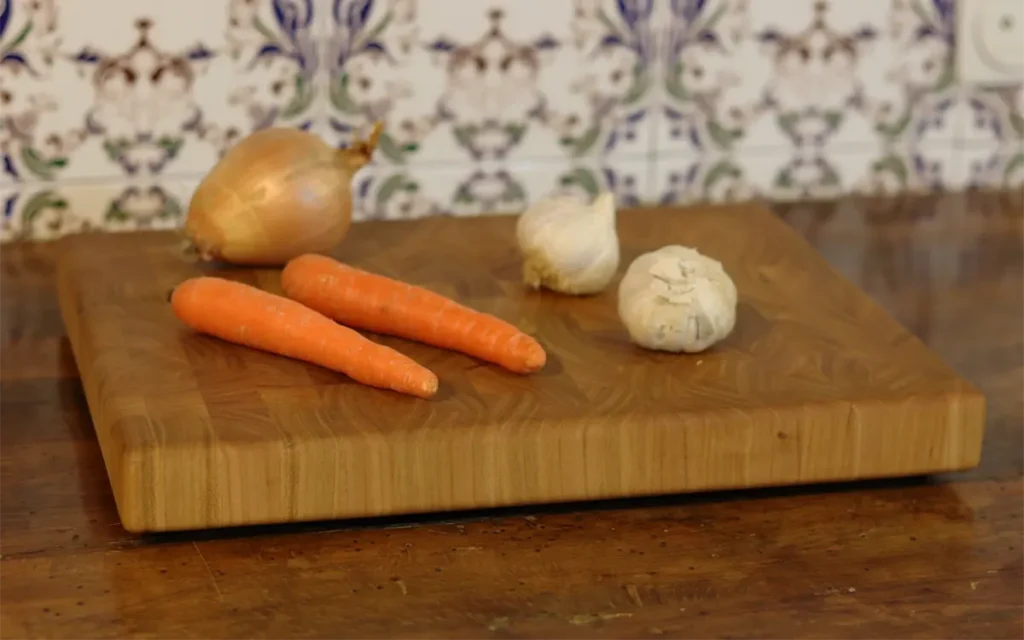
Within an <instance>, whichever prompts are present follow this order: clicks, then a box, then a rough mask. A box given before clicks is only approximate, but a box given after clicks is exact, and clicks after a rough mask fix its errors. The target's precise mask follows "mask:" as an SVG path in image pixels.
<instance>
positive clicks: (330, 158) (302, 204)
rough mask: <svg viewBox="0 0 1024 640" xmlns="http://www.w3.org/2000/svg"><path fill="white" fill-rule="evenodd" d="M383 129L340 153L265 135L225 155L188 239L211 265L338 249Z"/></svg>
mask: <svg viewBox="0 0 1024 640" xmlns="http://www.w3.org/2000/svg"><path fill="white" fill-rule="evenodd" d="M382 127H383V125H382V124H381V123H380V122H378V123H377V124H376V125H375V126H374V128H373V131H372V133H371V134H370V136H369V138H368V139H367V140H357V141H356V142H354V143H353V144H352V145H351V146H349V147H348V148H345V149H335V148H333V147H331V146H330V145H328V144H327V143H326V142H324V141H323V140H322V139H321V138H320V137H319V136H317V135H316V134H313V133H309V132H306V131H303V130H301V129H295V128H288V127H273V128H269V129H261V130H259V131H256V132H255V133H252V134H250V135H249V136H247V137H246V138H244V139H242V140H241V141H240V142H239V143H238V144H236V145H235V146H233V147H232V148H231V149H229V150H228V151H227V153H225V154H224V156H223V157H222V158H221V159H220V161H219V162H217V164H216V165H215V166H214V167H213V169H212V170H211V171H210V172H209V173H208V174H207V175H206V177H205V178H203V180H202V182H200V184H199V186H198V187H197V188H196V191H195V193H194V194H193V196H192V200H191V202H190V203H189V209H188V215H187V217H186V220H185V228H184V234H185V236H186V237H187V238H188V240H189V242H190V243H191V245H192V247H193V248H194V249H195V250H196V251H197V252H198V253H199V255H200V256H201V257H202V258H203V259H205V260H211V259H218V260H222V261H225V262H229V263H234V264H248V265H264V266H272V265H281V264H284V263H285V262H287V261H288V260H290V259H291V258H294V257H296V256H299V255H301V254H304V253H318V252H322V251H326V250H328V249H331V248H333V247H334V246H335V245H337V244H338V243H339V242H341V240H342V239H343V238H344V237H345V235H346V234H347V233H348V229H349V225H350V223H351V220H352V196H351V182H352V176H353V175H354V174H355V173H356V171H358V170H359V169H360V168H362V167H363V166H364V165H365V164H367V163H368V162H369V161H370V159H371V156H372V155H373V151H374V149H375V148H376V146H377V140H378V138H379V137H380V134H381V130H382Z"/></svg>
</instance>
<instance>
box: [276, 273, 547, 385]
mask: <svg viewBox="0 0 1024 640" xmlns="http://www.w3.org/2000/svg"><path fill="white" fill-rule="evenodd" d="M281 288H282V289H283V291H284V293H285V295H286V296H288V297H289V298H292V299H293V300H296V301H298V302H301V303H302V304H304V305H306V306H308V307H310V308H311V309H315V310H317V311H319V312H320V313H322V314H324V315H325V316H328V317H330V318H333V319H334V320H337V321H338V322H340V323H342V324H345V325H348V326H350V327H354V328H358V329H365V330H368V331H374V332H376V333H381V334H387V335H393V336H398V337H402V338H406V339H410V340H415V341H417V342H422V343H425V344H430V345H433V346H435V347H440V348H442V349H450V350H452V351H458V352H460V353H464V354H466V355H470V356H474V357H476V358H480V359H481V360H486V361H488V362H493V363H495V364H498V365H501V366H502V367H505V368H506V369H508V370H510V371H513V372H516V373H532V372H534V371H537V370H539V369H541V368H542V367H543V366H544V363H545V362H546V361H547V354H546V353H545V352H544V348H543V347H541V345H540V343H538V342H537V341H536V340H534V339H533V338H532V337H531V336H529V335H527V334H525V333H523V332H522V331H520V330H519V329H518V328H517V327H515V326H513V325H512V324H509V323H508V322H505V321H504V320H501V319H499V318H497V317H495V316H493V315H490V314H486V313H483V312H480V311H476V310H474V309H470V308H469V307H466V306H464V305H461V304H459V303H457V302H455V301H454V300H451V299H450V298H447V297H445V296H442V295H440V294H438V293H434V292H433V291H429V290H428V289H425V288H423V287H418V286H415V285H410V284H407V283H404V282H400V281H397V280H393V279H391V278H388V277H386V276H382V275H378V274H374V273H369V272H367V271H363V270H361V269H357V268H355V267H351V266H349V265H346V264H343V263H341V262H338V261H337V260H334V259H333V258H329V257H327V256H323V255H316V254H309V255H304V256H300V257H298V258H295V259H294V260H291V261H289V262H288V264H287V265H286V266H285V268H284V271H283V272H282V273H281Z"/></svg>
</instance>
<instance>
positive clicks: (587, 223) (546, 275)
mask: <svg viewBox="0 0 1024 640" xmlns="http://www.w3.org/2000/svg"><path fill="white" fill-rule="evenodd" d="M516 237H517V240H518V242H519V250H520V252H521V253H522V255H523V281H524V282H525V283H526V284H527V285H528V286H531V287H533V288H535V289H537V288H540V287H545V288H547V289H551V290H552V291H558V292H560V293H567V294H573V295H588V294H593V293H598V292H599V291H601V290H603V289H604V288H605V287H607V286H608V283H609V282H611V280H612V278H613V277H614V276H615V272H616V271H617V270H618V268H619V237H618V235H617V233H616V231H615V196H614V195H613V194H612V193H610V192H607V191H606V192H603V193H601V194H599V195H598V196H597V198H595V199H594V201H593V203H591V204H586V203H585V202H582V201H580V200H578V199H576V198H574V197H570V196H554V197H550V198H546V199H544V200H540V201H538V202H536V203H534V204H533V205H532V206H531V207H529V208H528V209H526V211H524V212H523V213H522V215H520V216H519V221H518V223H517V226H516Z"/></svg>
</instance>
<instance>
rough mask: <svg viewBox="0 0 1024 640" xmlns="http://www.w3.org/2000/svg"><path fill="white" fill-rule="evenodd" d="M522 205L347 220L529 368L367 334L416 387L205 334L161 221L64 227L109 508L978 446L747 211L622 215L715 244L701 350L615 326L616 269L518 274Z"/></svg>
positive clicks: (799, 476) (358, 257) (948, 387)
mask: <svg viewBox="0 0 1024 640" xmlns="http://www.w3.org/2000/svg"><path fill="white" fill-rule="evenodd" d="M514 225H515V218H514V217H511V216H496V217H485V218H478V219H462V220H460V219H454V218H435V219H429V220H420V221H413V222H391V223H366V224H360V225H356V226H355V227H354V229H353V231H352V234H351V235H350V236H349V237H348V238H347V239H346V241H345V242H344V243H343V245H342V246H341V248H340V249H339V250H338V252H337V256H338V257H339V258H340V259H342V260H344V261H346V262H348V263H350V264H354V265H357V266H360V267H363V268H365V269H369V270H372V271H374V272H377V273H382V274H385V275H388V276H392V277H395V278H398V279H401V280H405V281H407V282H411V283H414V284H417V285H421V286H424V287H427V288H430V289H432V290H434V291H437V292H439V293H442V294H444V295H447V296H451V297H453V298H455V299H456V300H458V301H460V302H462V303H464V304H467V305H469V306H470V307H473V308H475V309H478V310H480V311H484V312H488V313H492V314H494V315H496V316H499V317H501V318H504V319H506V320H508V321H510V322H512V323H514V324H516V325H518V326H519V327H520V328H522V329H523V330H524V331H526V332H528V333H530V334H532V335H534V336H536V337H537V339H538V340H539V341H540V342H541V344H542V345H543V346H544V347H545V349H546V350H547V352H548V363H547V365H546V366H545V368H544V369H543V370H542V371H541V372H539V373H537V374H534V375H526V376H524V375H518V374H514V373H510V372H507V371H504V370H502V369H500V368H498V367H496V366H492V365H489V364H486V363H483V362H480V361H477V360H474V359H473V358H471V357H467V356H464V355H461V354H457V353H453V352H449V351H444V350H440V349H437V348H434V347H430V346H427V345H421V344H414V343H410V342H408V341H405V340H402V339H399V338H382V337H378V336H373V338H374V339H380V340H381V341H382V342H384V343H385V344H388V345H390V346H392V347H394V348H395V349H397V350H399V351H401V352H403V353H405V354H406V355H408V356H410V357H412V358H413V359H414V360H416V361H418V362H420V363H421V364H422V365H424V366H426V367H427V368H429V369H431V370H433V371H434V372H435V373H436V374H437V376H438V377H439V379H440V381H441V383H440V390H439V393H438V395H437V396H436V397H434V398H432V399H430V400H423V399H418V398H413V397H409V396H404V395H400V394H397V393H395V392H392V391H387V390H381V389H376V388H370V387H367V386H364V385H361V384H358V383H356V382H354V381H352V380H351V379H349V378H347V377H345V376H344V375H342V374H338V373H335V372H332V371H329V370H326V369H322V368H320V367H318V366H315V365H311V364H306V363H303V362H299V361H295V360H289V359H286V358H283V357H279V356H276V355H273V354H268V353H264V352H260V351H256V350H253V349H248V348H245V347H241V346H237V345H234V344H229V343H227V342H223V341H221V340H219V339H216V338H212V337H208V336H204V335H199V334H196V333H195V332H193V331H192V330H190V329H189V328H187V327H185V326H184V325H183V324H182V323H180V322H179V321H178V320H177V319H176V318H175V317H174V316H173V314H172V312H171V309H170V306H169V304H168V302H167V298H168V292H169V291H171V289H172V288H173V287H174V286H175V285H176V284H178V283H179V282H181V281H182V280H183V279H185V278H188V277H190V276H194V275H197V274H199V273H207V274H216V275H220V276H223V277H228V278H234V279H238V280H241V281H245V282H249V283H252V284H255V285H257V286H259V287H261V288H264V289H267V290H269V291H275V292H278V291H280V289H279V271H278V270H273V269H271V270H253V269H239V268H225V267H223V266H215V265H198V266H197V265H195V264H193V263H191V262H190V261H188V260H186V259H184V258H183V257H182V254H181V243H180V240H179V238H178V237H177V236H176V235H175V234H173V233H170V232H159V233H144V234H138V235H136V236H134V237H132V238H131V240H130V241H126V239H125V238H123V237H120V236H117V235H111V234H93V235H81V236H75V237H69V238H66V239H65V240H64V241H63V243H62V245H63V246H62V255H61V258H60V263H59V277H58V280H59V287H60V291H61V306H62V312H63V314H64V318H65V322H66V323H67V325H68V330H69V335H70V337H71V343H72V347H73V349H74V352H75V355H76V361H77V362H78V366H79V368H80V369H81V371H82V377H83V380H84V383H85V390H86V395H87V397H88V398H89V403H90V407H91V408H92V412H93V416H94V419H95V421H96V423H97V427H96V428H97V432H98V433H99V434H100V442H101V444H102V445H103V449H104V456H105V458H106V459H107V467H108V472H109V474H110V477H111V482H112V484H113V485H114V487H115V496H117V498H118V504H119V506H120V509H121V514H122V519H123V521H124V524H125V526H126V527H129V528H131V529H133V530H139V531H144V530H167V529H183V528H202V527H213V526H225V525H231V524H254V523H265V522H279V521H288V520H309V519H320V518H331V517H358V516H368V515H385V514H394V513H406V512H418V511H434V510H454V509H465V508H476V507H487V506H501V505H513V504H524V503H535V502H545V501H564V500H582V499H599V498H612V497H623V496H630V495H648V494H655V493H671V492H680V491H695V490H707V489H721V488H733V487H749V486H759V485H772V484H793V483H806V482H814V481H825V480H845V479H853V478H863V477H877V476H891V475H908V474H915V473H924V472H930V471H945V470H951V469H962V468H967V467H970V466H973V464H975V463H976V462H977V457H978V455H979V454H980V447H981V436H982V427H983V411H984V402H983V399H982V398H981V396H980V395H979V394H978V393H977V392H976V391H974V390H973V389H972V388H971V387H970V385H969V384H968V383H966V382H964V381H963V380H961V379H960V378H958V377H957V376H956V375H955V374H954V373H953V372H952V370H950V369H949V368H948V367H947V366H946V365H945V364H944V363H943V362H942V361H941V360H940V358H939V357H938V356H937V355H935V354H933V353H932V352H930V351H929V350H928V349H927V348H926V347H925V346H924V345H923V344H922V343H921V342H920V341H919V340H918V339H917V338H915V337H913V336H912V335H911V334H910V333H909V332H908V331H907V330H906V329H904V328H903V327H902V326H901V325H899V324H898V323H897V322H896V321H895V320H894V319H892V318H891V317H890V316H889V315H888V314H887V313H886V312H885V311H883V310H882V309H881V308H880V307H879V306H878V305H876V304H875V303H874V302H872V301H871V300H870V299H869V298H868V296H867V295H865V294H864V293H862V292H861V291H859V290H858V289H857V288H856V287H855V286H854V285H853V284H851V283H849V282H848V281H846V280H844V279H842V278H841V277H839V276H838V275H837V274H836V273H835V271H834V270H833V269H832V268H831V267H830V266H829V265H828V263H827V262H826V261H825V260H824V259H822V258H821V257H820V256H819V255H818V254H817V253H816V252H815V250H814V249H813V248H812V247H811V246H809V245H808V244H807V243H806V242H805V241H804V240H802V239H801V238H800V237H799V236H798V235H797V234H796V233H795V232H794V231H792V230H791V229H790V228H789V227H787V226H786V224H785V223H783V222H782V221H780V220H779V219H778V218H777V217H775V216H774V215H772V213H771V212H769V211H768V210H766V209H762V208H759V207H734V208H730V209H723V210H709V209H705V210H695V211H687V212H678V213H675V214H668V213H666V212H664V211H656V210H655V211H642V212H641V211H632V212H624V213H622V214H621V215H620V218H619V229H620V237H621V242H622V247H623V251H622V253H623V261H622V269H623V270H624V269H625V268H626V267H627V266H628V264H629V262H630V261H631V260H632V259H633V258H635V257H636V256H637V255H639V254H640V253H642V252H644V251H650V250H653V249H656V248H658V247H660V246H663V245H665V244H683V245H688V246H694V247H697V248H699V249H700V250H701V251H702V252H704V253H706V254H707V255H709V256H712V257H714V258H717V259H719V260H720V261H721V262H722V263H723V265H724V267H725V269H726V271H727V272H728V273H730V274H731V275H732V277H733V279H734V281H735V283H736V286H737V289H738V290H739V292H740V302H739V307H738V315H737V320H736V328H735V330H734V332H733V333H732V334H731V335H730V336H729V337H728V338H727V339H726V340H725V341H723V342H722V343H720V344H719V345H717V346H716V347H715V348H714V349H712V350H711V351H708V352H705V353H703V354H697V355H685V354H667V353H655V352H651V351H648V350H644V349H641V348H638V347H636V346H634V345H633V344H631V342H630V341H629V338H628V335H627V333H626V331H625V329H624V328H623V326H622V324H621V322H620V321H619V319H618V315H617V306H616V287H615V285H614V284H613V286H610V287H609V288H608V289H607V290H606V291H605V292H604V293H603V294H602V295H598V296H592V297H585V298H578V297H569V296H560V295H556V294H551V293H543V292H535V291H530V290H527V289H526V288H525V287H524V286H523V285H522V284H521V280H520V268H521V267H520V264H521V262H520V258H519V256H518V254H517V251H516V249H515V247H514V236H515V234H514Z"/></svg>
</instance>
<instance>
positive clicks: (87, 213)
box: [0, 178, 198, 242]
mask: <svg viewBox="0 0 1024 640" xmlns="http://www.w3.org/2000/svg"><path fill="white" fill-rule="evenodd" d="M197 184H198V179H192V180H186V179H178V180H170V179H165V178H162V179H160V180H148V181H139V182H132V183H115V182H77V183H76V182H59V183H38V182H37V183H29V184H17V185H5V186H4V187H3V188H2V189H0V201H2V204H3V221H2V224H0V241H2V242H10V241H16V240H21V241H24V240H30V241H46V240H54V239H57V238H60V237H62V236H65V235H68V234H72V233H78V232H82V231H93V230H103V231H111V232H116V231H135V230H140V229H173V228H177V227H179V226H181V224H182V221H183V220H184V217H185V214H186V212H187V210H188V203H189V200H190V199H191V197H192V193H193V192H194V191H195V188H196V185H197Z"/></svg>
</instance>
